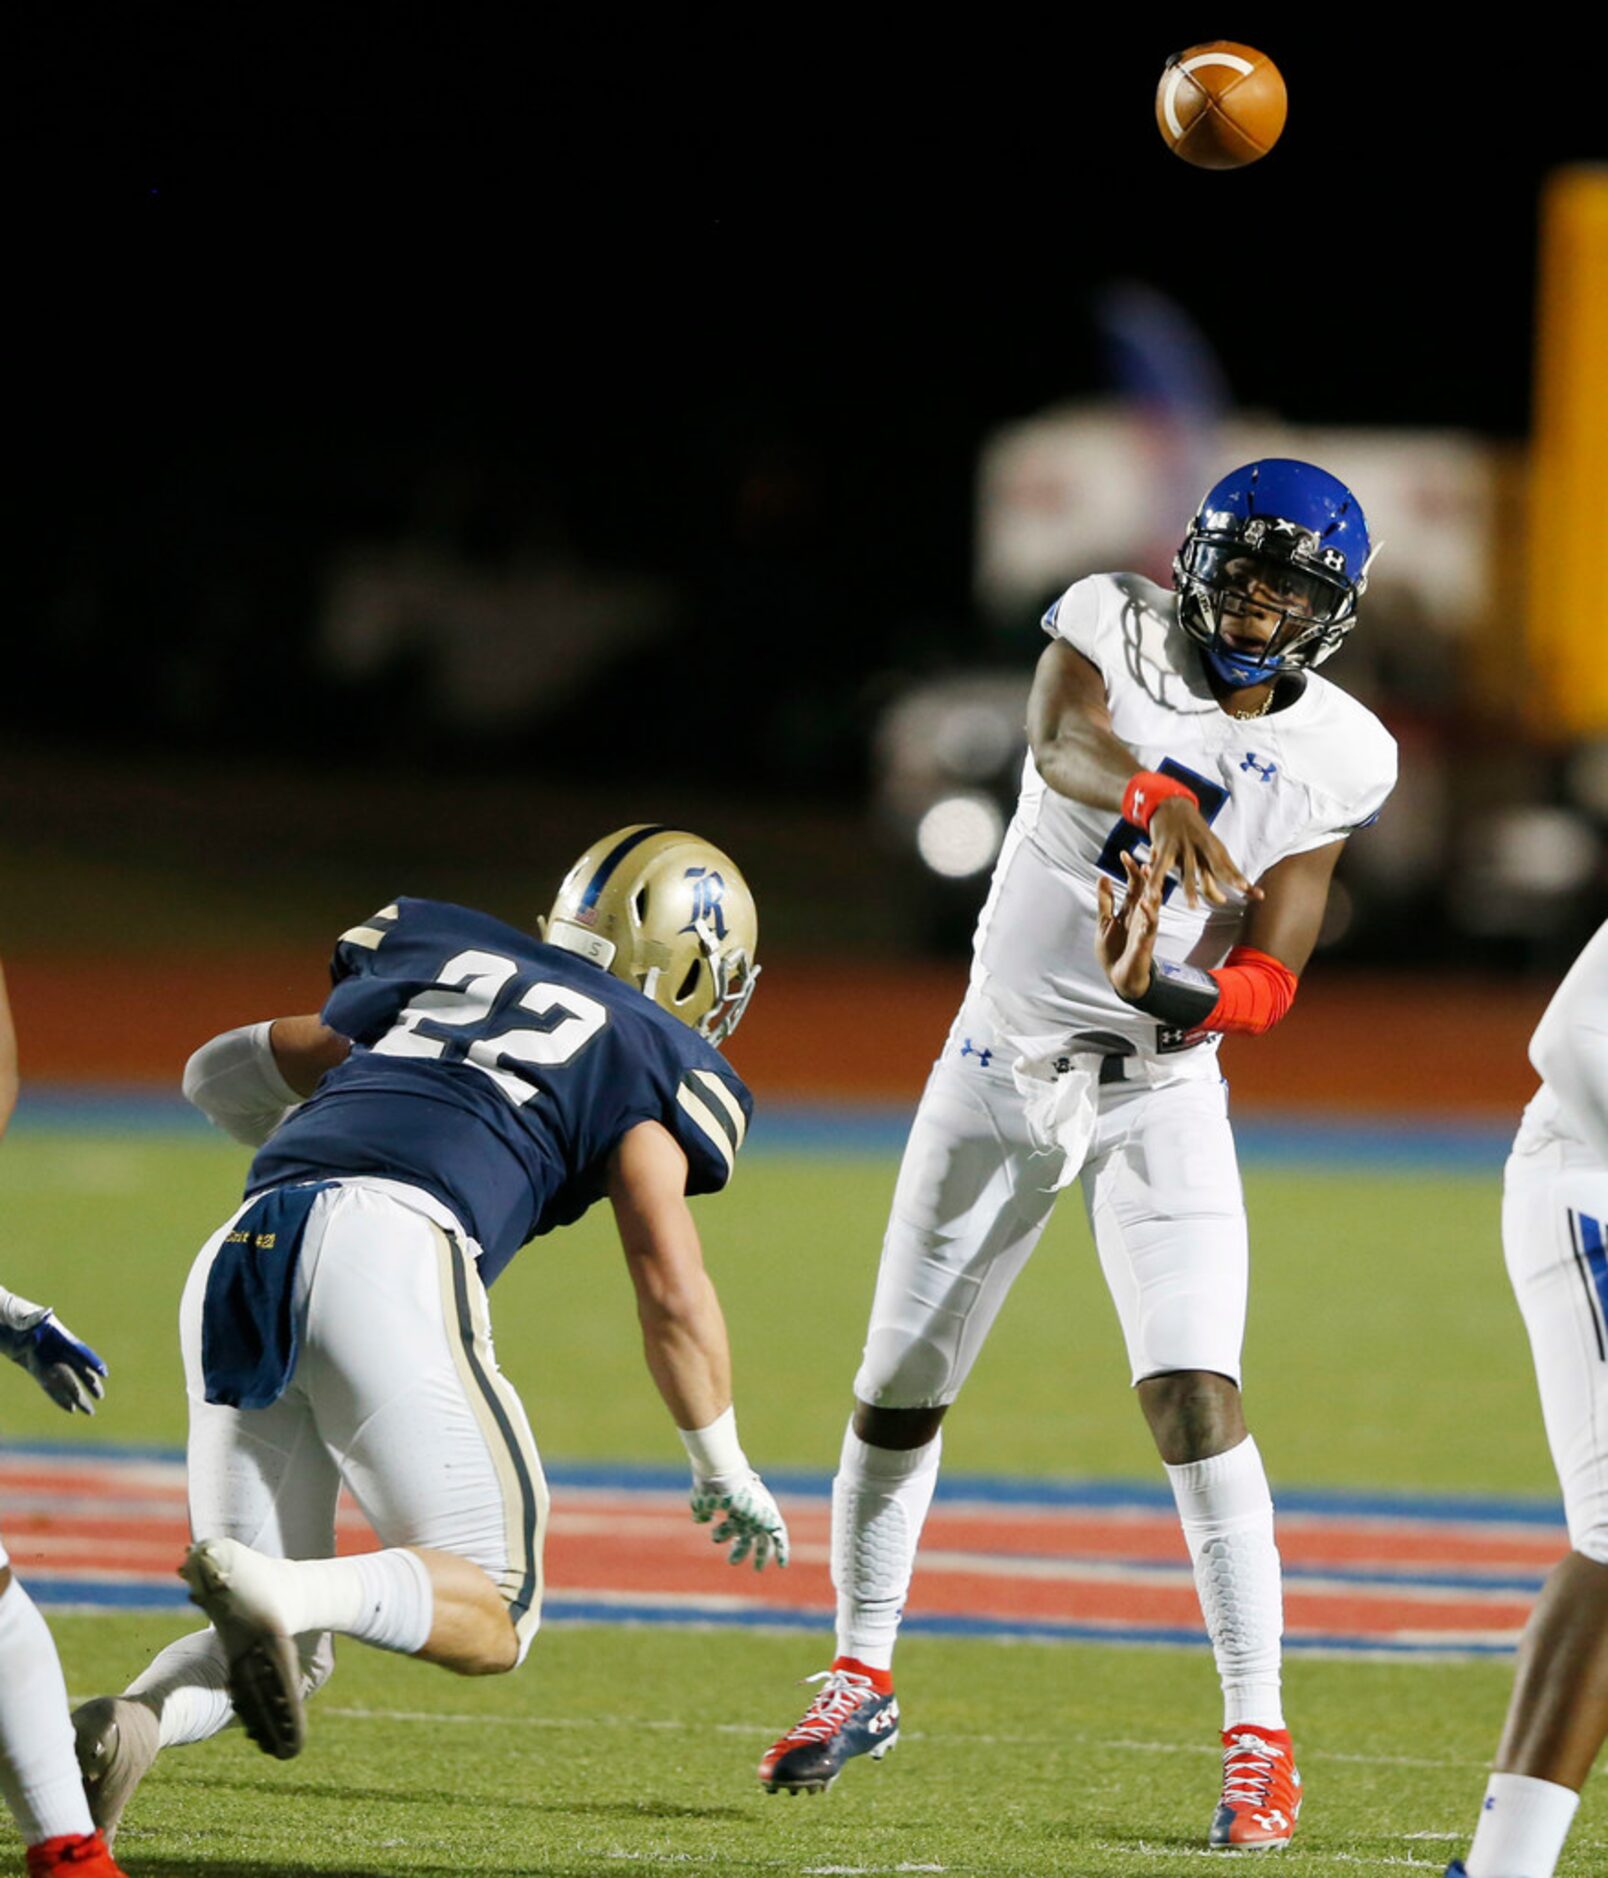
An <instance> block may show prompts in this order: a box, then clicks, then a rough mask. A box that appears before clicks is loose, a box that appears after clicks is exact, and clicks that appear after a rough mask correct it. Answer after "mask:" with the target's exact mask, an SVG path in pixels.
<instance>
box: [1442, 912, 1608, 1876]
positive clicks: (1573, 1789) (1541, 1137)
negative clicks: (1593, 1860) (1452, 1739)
mask: <svg viewBox="0 0 1608 1878" xmlns="http://www.w3.org/2000/svg"><path fill="white" fill-rule="evenodd" d="M1530 1061H1531V1062H1532V1063H1533V1064H1534V1065H1535V1068H1536V1071H1537V1073H1538V1074H1539V1075H1540V1076H1541V1077H1542V1078H1543V1081H1542V1084H1541V1087H1540V1089H1539V1090H1538V1091H1537V1092H1536V1094H1535V1095H1534V1097H1533V1098H1532V1099H1531V1101H1530V1104H1529V1107H1528V1108H1526V1110H1525V1111H1524V1120H1523V1123H1522V1124H1521V1125H1520V1128H1519V1132H1518V1136H1517V1138H1516V1139H1515V1141H1514V1143H1513V1152H1512V1153H1511V1154H1510V1155H1509V1156H1508V1163H1507V1168H1506V1171H1505V1173H1504V1176H1503V1192H1502V1245H1503V1250H1504V1252H1505V1254H1506V1257H1507V1268H1508V1275H1509V1277H1510V1278H1511V1279H1512V1281H1513V1289H1514V1291H1515V1293H1516V1294H1517V1296H1518V1300H1519V1308H1520V1309H1521V1310H1522V1311H1523V1313H1524V1323H1525V1328H1526V1329H1527V1330H1528V1331H1529V1333H1530V1347H1531V1349H1532V1351H1533V1352H1534V1355H1535V1369H1536V1377H1537V1380H1538V1382H1539V1384H1540V1389H1541V1411H1542V1415H1543V1418H1544V1419H1545V1422H1546V1429H1547V1441H1548V1444H1549V1445H1550V1447H1551V1449H1552V1459H1553V1464H1554V1465H1555V1466H1556V1468H1557V1470H1558V1479H1559V1482H1560V1483H1561V1485H1562V1487H1563V1504H1564V1511H1565V1513H1566V1514H1567V1516H1568V1520H1569V1543H1570V1546H1571V1548H1572V1549H1571V1550H1570V1552H1569V1554H1568V1556H1567V1557H1566V1558H1565V1559H1564V1560H1563V1562H1562V1563H1561V1564H1560V1565H1559V1566H1558V1567H1557V1568H1556V1570H1555V1571H1554V1572H1553V1573H1552V1575H1551V1576H1550V1577H1549V1578H1548V1580H1547V1582H1546V1585H1545V1588H1544V1589H1543V1590H1542V1593H1541V1596H1540V1598H1539V1599H1538V1600H1537V1602H1536V1606H1535V1609H1534V1611H1532V1612H1531V1614H1530V1621H1529V1623H1528V1624H1527V1625H1526V1626H1525V1631H1524V1637H1523V1639H1522V1641H1521V1643H1520V1645H1519V1666H1518V1673H1517V1675H1516V1677H1515V1679H1514V1685H1513V1696H1512V1700H1511V1702H1510V1703H1509V1706H1508V1715H1507V1726H1506V1728H1505V1729H1504V1730H1503V1734H1502V1740H1501V1744H1500V1746H1499V1747H1498V1748H1497V1752H1496V1772H1495V1773H1493V1774H1492V1775H1491V1777H1490V1781H1489V1784H1488V1785H1487V1787H1486V1790H1485V1803H1484V1805H1483V1807H1482V1808H1481V1811H1480V1821H1479V1827H1478V1830H1477V1832H1476V1833H1475V1837H1474V1844H1473V1846H1472V1848H1471V1850H1470V1851H1469V1855H1468V1860H1467V1864H1466V1866H1465V1865H1463V1864H1460V1863H1457V1862H1456V1861H1454V1862H1453V1864H1452V1865H1451V1867H1450V1873H1451V1874H1452V1875H1453V1878H1465V1874H1466V1878H1552V1872H1553V1870H1554V1868H1555V1867H1556V1865H1557V1862H1558V1857H1559V1854H1560V1853H1561V1852H1562V1850H1563V1842H1564V1839H1565V1837H1566V1836H1567V1834H1568V1831H1569V1826H1570V1823H1571V1822H1572V1820H1573V1818H1574V1814H1575V1808H1576V1806H1577V1805H1578V1804H1579V1800H1580V1790H1581V1788H1582V1787H1583V1786H1584V1785H1585V1782H1586V1777H1587V1775H1588V1774H1589V1773H1590V1772H1591V1767H1592V1763H1593V1761H1595V1760H1596V1758H1597V1754H1598V1752H1599V1750H1600V1749H1601V1747H1602V1744H1603V1742H1604V1740H1605V1739H1608V925H1604V926H1602V927H1601V928H1600V929H1599V930H1598V932H1597V935H1596V937H1595V938H1594V939H1592V940H1591V941H1590V943H1589V944H1588V945H1587V946H1586V948H1585V950H1584V951H1583V952H1582V953H1581V954H1580V956H1579V958H1578V959H1576V960H1575V962H1574V965H1573V967H1572V968H1571V970H1570V972H1569V974H1568V976H1567V977H1566V978H1565V979H1564V981H1563V983H1562V984H1561V985H1560V986H1559V987H1558V989H1557V992H1556V993H1555V994H1554V996H1553V999H1552V1002H1551V1003H1550V1004H1549V1005H1548V1006H1547V1009H1546V1013H1545V1015H1544V1016H1543V1017H1542V1019H1541V1022H1540V1024H1539V1025H1538V1026H1537V1029H1536V1033H1535V1036H1534V1037H1533V1038H1532V1039H1531V1041H1530Z"/></svg>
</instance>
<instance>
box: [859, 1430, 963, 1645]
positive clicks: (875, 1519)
mask: <svg viewBox="0 0 1608 1878" xmlns="http://www.w3.org/2000/svg"><path fill="white" fill-rule="evenodd" d="M942 1452H943V1436H942V1435H941V1434H939V1435H935V1436H934V1437H933V1439H932V1440H931V1441H929V1442H927V1444H926V1445H925V1446H924V1447H919V1448H902V1449H895V1448H874V1447H872V1446H871V1445H870V1444H869V1443H868V1442H865V1441H862V1440H861V1439H860V1437H859V1436H858V1435H857V1434H856V1433H855V1432H854V1424H853V1422H850V1424H849V1428H848V1432H847V1433H846V1434H845V1435H844V1437H843V1454H842V1458H841V1459H840V1460H839V1462H838V1471H837V1478H836V1479H835V1480H834V1481H833V1482H832V1583H833V1585H834V1587H835V1588H836V1590H837V1594H838V1608H837V1650H838V1655H839V1656H853V1657H856V1658H858V1659H859V1661H860V1662H862V1663H865V1664H867V1665H868V1666H869V1667H870V1668H872V1669H892V1667H893V1646H894V1644H895V1642H896V1641H897V1640H898V1636H899V1619H900V1617H901V1616H903V1614H904V1603H905V1598H906V1596H907V1595H908V1593H909V1590H910V1574H911V1573H912V1571H914V1569H915V1564H916V1547H917V1545H918V1544H919V1543H920V1540H921V1528H922V1525H923V1524H924V1523H925V1521H926V1518H927V1508H928V1507H929V1506H931V1504H932V1493H933V1488H934V1487H936V1486H937V1484H938V1461H939V1457H940V1455H941V1454H942Z"/></svg>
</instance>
